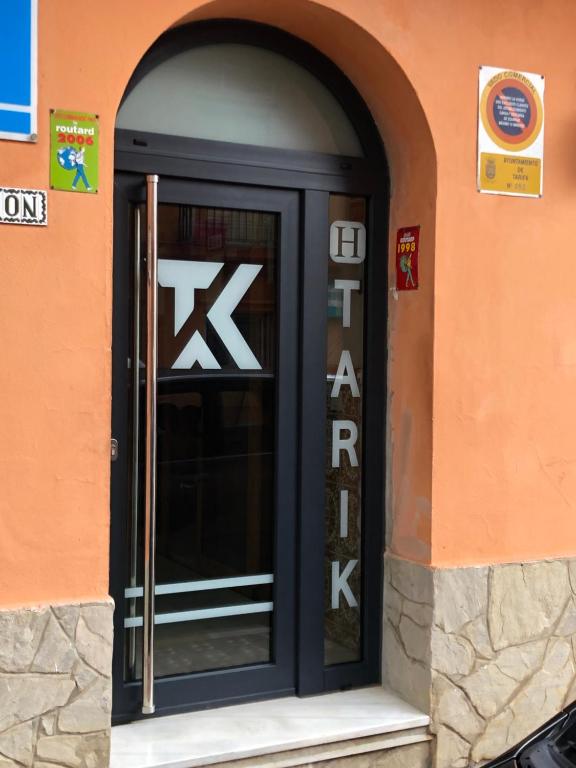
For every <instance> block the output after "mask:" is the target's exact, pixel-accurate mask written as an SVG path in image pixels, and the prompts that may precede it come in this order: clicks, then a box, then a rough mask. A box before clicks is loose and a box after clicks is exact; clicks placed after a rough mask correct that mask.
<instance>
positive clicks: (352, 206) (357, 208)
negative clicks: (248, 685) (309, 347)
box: [324, 195, 366, 666]
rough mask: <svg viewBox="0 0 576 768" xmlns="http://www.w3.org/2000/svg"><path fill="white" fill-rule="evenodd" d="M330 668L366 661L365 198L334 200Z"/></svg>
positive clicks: (329, 404) (331, 207)
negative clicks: (364, 487)
mask: <svg viewBox="0 0 576 768" xmlns="http://www.w3.org/2000/svg"><path fill="white" fill-rule="evenodd" d="M329 223H330V252H329V261H328V319H327V380H326V404H327V410H326V414H327V420H326V424H327V435H326V449H327V450H326V549H325V561H324V566H325V614H324V633H325V635H324V663H325V664H326V665H327V666H328V665H333V664H343V663H347V662H357V661H361V659H362V606H361V602H362V567H363V564H362V509H363V503H362V468H363V457H362V445H363V434H362V433H363V394H364V303H365V293H366V291H365V269H364V268H365V263H364V260H365V257H366V199H365V198H363V197H348V196H344V195H330V204H329Z"/></svg>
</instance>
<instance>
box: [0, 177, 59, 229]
mask: <svg viewBox="0 0 576 768" xmlns="http://www.w3.org/2000/svg"><path fill="white" fill-rule="evenodd" d="M0 224H30V225H34V226H39V227H45V226H46V225H47V224H48V197H47V194H46V192H45V191H44V190H42V189H14V188H12V187H0Z"/></svg>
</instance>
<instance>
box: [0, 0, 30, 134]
mask: <svg viewBox="0 0 576 768" xmlns="http://www.w3.org/2000/svg"><path fill="white" fill-rule="evenodd" d="M37 2H38V0H10V2H0V139H13V140H16V141H35V140H36V130H37V129H36V108H37V104H36V102H37V86H36V72H37V19H38V13H37V12H38V7H37Z"/></svg>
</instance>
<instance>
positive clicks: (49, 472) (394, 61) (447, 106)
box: [0, 0, 576, 604]
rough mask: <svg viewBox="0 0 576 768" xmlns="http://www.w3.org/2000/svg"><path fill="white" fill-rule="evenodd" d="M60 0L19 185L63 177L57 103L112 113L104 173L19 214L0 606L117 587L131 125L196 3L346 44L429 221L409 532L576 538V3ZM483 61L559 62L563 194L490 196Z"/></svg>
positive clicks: (397, 474) (556, 129)
mask: <svg viewBox="0 0 576 768" xmlns="http://www.w3.org/2000/svg"><path fill="white" fill-rule="evenodd" d="M39 5H40V24H39V62H40V64H39V94H40V97H39V98H40V101H39V141H38V143H37V144H35V145H26V144H17V143H12V142H0V185H4V186H23V187H38V188H43V189H46V188H47V187H48V114H49V109H50V108H65V109H73V110H78V111H82V110H85V111H90V112H97V113H98V114H99V115H100V116H101V166H100V179H101V183H100V191H99V193H98V195H95V196H90V195H73V194H67V193H62V192H50V193H49V226H48V227H47V228H43V229H40V228H25V227H15V226H5V225H2V226H0V276H1V279H0V340H1V343H2V367H1V369H0V392H1V398H0V423H1V424H2V425H3V430H2V434H3V440H2V441H1V443H0V467H1V477H2V487H1V492H0V602H1V603H2V604H17V603H27V602H36V601H44V600H65V599H73V598H83V597H93V596H102V595H104V594H106V593H107V591H108V557H109V554H108V531H109V501H108V498H109V488H108V484H109V439H110V370H111V366H110V346H111V304H112V299H111V297H112V292H111V275H112V270H111V268H112V225H113V222H112V184H113V135H114V119H115V114H116V110H117V107H118V104H119V101H120V98H121V96H122V93H123V90H124V88H125V86H126V84H127V82H128V79H129V77H130V74H131V73H132V71H133V70H134V68H135V67H136V65H137V63H138V61H139V60H140V58H141V57H142V55H143V54H144V52H145V51H146V49H147V48H148V47H149V46H150V45H151V44H152V43H153V42H154V40H155V39H156V38H157V37H158V36H159V35H160V34H161V33H162V32H163V31H164V30H165V29H167V28H168V27H170V26H172V25H174V24H177V23H181V22H182V21H183V20H194V19H196V18H197V19H200V18H213V17H237V18H249V19H256V20H259V21H263V22H267V23H271V24H275V25H277V26H279V27H282V28H284V29H286V30H288V31H290V32H292V33H294V34H296V35H298V36H300V37H302V38H303V39H305V40H307V41H309V42H310V43H312V44H313V45H315V46H316V47H318V48H319V49H320V50H322V51H323V52H324V53H326V54H327V55H328V56H330V57H331V58H332V59H333V60H334V61H335V62H336V63H337V64H338V65H339V66H340V67H341V68H342V69H343V70H344V71H345V72H346V73H347V75H348V76H349V77H350V78H351V80H352V81H353V82H354V83H355V84H356V86H357V87H358V89H359V90H360V92H361V93H362V95H363V96H364V98H365V100H366V101H367V103H368V105H369V107H370V109H371V110H372V112H373V114H374V117H375V119H376V121H377V123H378V126H379V128H380V130H381V133H382V137H383V140H384V143H385V146H386V149H387V153H388V157H389V162H390V167H391V175H392V191H393V197H392V203H391V239H392V238H393V236H394V230H395V228H396V227H398V226H403V225H411V224H417V223H419V224H421V226H422V237H421V247H422V250H421V285H422V287H421V289H420V290H419V291H418V292H415V293H412V294H403V295H401V296H400V297H398V299H397V300H396V299H395V298H394V297H392V296H390V297H389V306H390V322H389V342H390V358H389V359H390V366H389V368H390V372H389V384H390V403H389V409H390V427H389V435H388V442H389V446H390V453H389V459H390V463H389V489H388V538H389V547H390V549H391V550H392V551H393V552H395V553H396V554H399V555H401V556H404V557H407V558H410V559H414V560H420V561H422V562H431V563H433V564H436V565H447V564H458V563H472V562H497V561H506V560H518V559H524V558H525V559H530V558H540V557H545V556H555V555H564V554H573V553H574V552H576V531H575V530H574V529H575V526H574V524H573V519H574V516H573V510H572V507H573V505H574V504H575V503H576V470H575V466H576V465H575V461H576V452H575V449H574V437H573V436H574V433H575V431H576V430H575V429H574V426H575V425H574V421H575V411H574V410H573V408H572V403H573V401H574V395H573V393H574V391H575V390H576V342H575V341H574V340H572V338H571V334H572V327H573V325H574V323H573V316H574V314H575V310H574V307H576V301H575V300H576V288H575V287H574V286H575V283H576V281H575V279H574V278H575V277H576V269H575V268H574V267H573V265H572V261H573V258H572V254H571V251H572V247H571V234H572V232H571V224H572V220H573V216H574V213H573V212H574V210H576V163H575V150H574V149H573V145H574V142H575V139H574V130H573V129H574V124H575V114H574V106H573V104H574V98H573V96H574V89H575V86H574V83H576V77H575V75H576V59H575V58H574V57H573V56H572V55H571V51H570V50H569V49H568V50H567V49H566V47H565V45H559V44H558V41H565V31H566V29H570V28H572V27H573V26H574V24H575V22H576V7H574V5H573V3H572V2H571V0H556V2H555V3H552V4H543V3H542V2H541V1H540V0H509V2H508V3H507V4H505V6H504V5H503V4H502V3H500V2H496V0H486V1H485V2H483V3H462V2H460V1H459V0H438V2H435V3H430V2H428V0H323V1H322V2H312V0H275V2H273V3H271V2H267V1H266V0H216V1H215V2H211V3H207V4H203V3H202V2H200V0H164V2H162V3H159V2H157V0H124V1H123V2H121V3H118V2H112V0H101V2H99V3H97V4H94V3H92V4H76V5H75V6H74V9H73V12H71V10H70V5H69V3H66V2H64V0H40V3H39ZM479 64H490V65H494V66H506V67H511V68H517V69H522V70H527V71H534V72H541V73H543V74H545V75H546V77H547V84H546V113H547V120H546V128H545V130H546V139H545V152H546V154H545V196H544V198H543V199H542V200H536V201H535V200H520V199H507V198H499V197H490V196H482V195H479V194H478V193H477V192H476V189H475V148H476V99H477V72H478V65H479ZM380 257H381V258H386V255H385V254H380ZM391 269H392V268H391ZM390 274H391V276H392V271H391V272H390ZM383 300H384V297H383ZM385 342H386V340H385V339H384V338H383V339H382V353H383V354H384V353H385Z"/></svg>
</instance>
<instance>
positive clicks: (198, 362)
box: [125, 204, 278, 680]
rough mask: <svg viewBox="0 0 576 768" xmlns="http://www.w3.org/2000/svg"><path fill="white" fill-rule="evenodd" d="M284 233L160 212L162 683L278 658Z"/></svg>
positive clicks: (134, 657) (136, 630) (135, 636)
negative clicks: (280, 264)
mask: <svg viewBox="0 0 576 768" xmlns="http://www.w3.org/2000/svg"><path fill="white" fill-rule="evenodd" d="M277 234H278V218H277V215H276V214H270V213H260V212H258V211H241V210H232V209H222V208H203V207H196V206H187V205H172V204H170V205H168V204H160V205H159V206H158V310H159V311H158V401H157V409H158V413H157V449H158V464H157V513H156V514H157V528H156V531H157V532H156V625H157V626H156V631H155V649H154V662H155V673H156V676H157V677H162V676H165V675H179V674H190V673H193V672H202V671H208V670H214V669H224V668H229V667H238V666H242V665H245V664H256V663H264V662H269V661H271V660H272V659H273V651H272V626H273V611H274V604H273V590H274V546H273V541H274V527H275V522H274V510H275V501H274V496H275V493H274V489H275V469H274V468H275V426H274V425H275V408H276V405H275V402H276V292H277V290H276V268H277V263H276V262H277ZM142 237H143V236H142ZM141 293H142V294H143V293H144V291H143V290H142V291H141ZM141 306H142V312H141V315H142V316H144V314H145V310H144V307H145V304H144V302H143V300H142V305H141ZM142 337H143V338H144V334H142ZM142 346H143V345H142ZM145 366H146V359H145V355H144V353H143V350H141V353H140V365H139V368H140V369H141V370H142V376H141V383H140V388H141V394H140V399H141V403H143V399H144V398H143V381H144V372H145ZM140 455H141V456H143V455H144V452H143V450H141V451H140ZM140 474H141V476H143V464H142V463H140ZM140 496H142V488H140ZM140 509H142V504H141V500H140ZM142 518H143V515H142V514H140V515H139V519H140V521H142ZM138 540H139V541H142V530H141V522H140V530H139V532H138ZM140 572H141V568H138V569H137V573H138V576H137V578H136V579H135V580H134V579H132V581H129V582H128V584H129V586H128V589H127V591H126V600H127V604H128V610H127V620H126V624H125V626H126V629H127V632H126V677H127V679H129V680H134V679H139V678H140V677H141V658H140V657H141V642H142V638H141V633H142V580H141V575H140Z"/></svg>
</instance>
